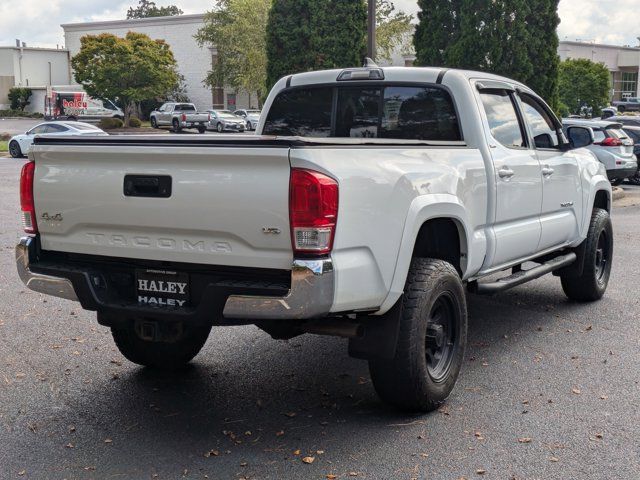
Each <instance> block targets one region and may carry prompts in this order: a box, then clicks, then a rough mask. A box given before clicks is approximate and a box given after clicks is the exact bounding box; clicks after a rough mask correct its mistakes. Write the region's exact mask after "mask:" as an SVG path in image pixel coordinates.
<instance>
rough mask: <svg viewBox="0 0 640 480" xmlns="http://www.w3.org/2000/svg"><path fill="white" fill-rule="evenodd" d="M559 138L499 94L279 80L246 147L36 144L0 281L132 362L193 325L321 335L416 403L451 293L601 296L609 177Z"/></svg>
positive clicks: (444, 390) (508, 91)
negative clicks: (44, 302) (20, 222)
mask: <svg viewBox="0 0 640 480" xmlns="http://www.w3.org/2000/svg"><path fill="white" fill-rule="evenodd" d="M575 128H584V130H585V132H586V133H587V136H586V140H585V141H584V142H583V144H584V145H581V144H578V143H577V142H576V144H574V145H573V147H575V148H572V147H571V146H570V145H569V144H568V142H567V140H566V139H565V137H564V134H563V132H562V125H561V124H560V122H559V121H558V120H557V119H556V117H555V116H554V114H553V113H552V111H551V110H550V109H549V107H548V106H547V105H546V104H545V103H544V102H543V101H542V100H541V99H540V98H539V97H538V96H537V95H536V94H535V93H533V92H532V91H531V90H530V89H528V88H527V87H526V86H525V85H522V84H520V83H518V82H515V81H513V80H509V79H506V78H502V77H497V76H493V75H489V74H486V73H478V72H465V71H457V70H446V69H441V68H384V69H381V68H376V67H369V68H353V69H346V70H331V71H322V72H312V73H304V74H299V75H292V76H289V77H287V78H284V79H282V80H280V81H279V82H278V83H277V84H276V85H275V87H274V88H273V90H272V91H271V93H270V95H269V97H268V99H267V101H266V104H265V110H264V122H262V121H261V122H260V125H259V127H258V132H257V135H256V136H247V137H236V136H234V137H232V136H215V137H199V138H196V137H184V136H183V137H162V138H158V137H157V136H148V137H145V136H139V137H124V136H122V137H104V138H95V139H88V138H69V139H64V140H62V139H56V138H53V137H51V138H38V139H36V144H35V146H34V149H33V152H32V159H33V161H32V162H29V163H27V164H26V165H25V167H24V170H23V173H22V177H21V192H22V214H23V217H24V225H25V231H26V232H27V234H28V236H27V237H25V238H24V239H22V240H21V241H20V244H19V245H18V246H17V250H16V258H17V265H18V271H19V273H20V276H21V278H22V279H23V281H24V282H25V284H26V285H28V287H29V288H31V289H33V290H36V291H40V292H45V293H48V294H50V295H56V296H60V297H63V298H68V299H73V300H78V301H80V303H81V304H82V306H83V307H84V308H85V309H88V310H94V311H96V312H97V313H98V322H99V323H100V324H102V325H105V326H108V327H110V328H111V330H112V333H113V337H114V339H115V342H116V345H117V346H118V348H119V349H120V351H121V352H122V353H123V354H124V356H125V357H127V358H128V359H129V360H131V361H132V362H135V363H138V364H141V365H146V366H149V367H157V368H176V367H178V366H180V365H182V364H184V363H186V362H188V361H190V360H191V359H192V358H193V357H194V356H195V355H197V353H198V351H199V350H200V349H201V347H202V346H203V344H204V343H205V341H206V340H207V337H208V336H209V333H210V330H211V328H212V326H226V325H242V324H255V325H257V326H258V327H260V328H261V329H263V330H265V331H266V332H268V333H270V334H271V335H272V336H273V337H274V338H279V339H286V338H292V337H294V336H296V335H300V334H302V333H306V332H309V333H317V334H327V335H337V336H342V337H347V338H349V339H350V340H349V351H350V354H351V355H353V356H355V357H359V358H366V359H368V360H369V366H370V370H371V377H372V380H373V384H374V386H375V388H376V390H377V391H378V393H379V394H380V396H381V397H382V398H383V399H384V400H385V401H387V402H389V403H391V404H393V405H395V406H398V407H400V408H403V409H409V410H418V411H428V410H432V409H434V408H436V407H437V406H438V405H440V404H441V403H442V402H443V401H444V400H445V399H446V398H447V396H448V395H449V394H450V392H451V391H452V389H453V387H454V385H455V383H456V379H457V377H458V373H459V372H460V368H461V367H462V364H463V356H464V350H465V345H466V342H467V306H466V305H467V304H466V295H467V294H466V291H467V290H471V291H472V292H476V293H478V294H493V293H497V292H501V291H503V290H506V289H508V288H511V287H514V286H516V285H520V284H523V283H525V282H527V281H529V280H532V279H534V278H538V277H540V276H542V275H544V274H547V273H551V272H553V273H554V274H556V275H558V276H559V277H560V279H561V283H562V288H563V289H564V291H565V293H566V294H567V296H568V297H569V298H571V299H574V300H577V301H593V300H597V299H599V298H601V297H602V295H603V294H604V293H605V290H606V288H607V284H608V281H609V275H610V272H611V259H612V251H613V233H612V226H611V220H610V217H609V211H610V208H611V185H610V183H609V181H608V179H607V177H606V172H605V169H604V167H603V165H602V164H601V163H599V162H598V161H597V159H596V158H595V157H594V156H593V154H592V153H591V152H589V151H588V150H586V149H584V148H582V147H583V146H586V145H587V144H588V143H590V140H591V137H590V135H589V132H590V131H591V130H589V129H588V128H586V127H575ZM54 167H55V168H54ZM528 262H534V263H535V264H536V265H535V266H534V267H530V268H528V269H526V270H525V269H524V267H525V266H527V265H529V263H528ZM496 272H506V273H505V274H504V275H503V277H502V278H501V279H499V280H495V279H489V280H487V277H488V276H489V275H491V274H494V273H496Z"/></svg>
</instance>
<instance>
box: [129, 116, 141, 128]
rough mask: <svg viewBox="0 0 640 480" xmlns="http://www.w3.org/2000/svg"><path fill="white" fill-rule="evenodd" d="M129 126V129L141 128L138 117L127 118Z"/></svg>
mask: <svg viewBox="0 0 640 480" xmlns="http://www.w3.org/2000/svg"><path fill="white" fill-rule="evenodd" d="M129 126H130V127H131V128H140V127H141V126H142V122H141V121H140V119H139V118H138V117H136V116H134V115H132V116H131V117H129Z"/></svg>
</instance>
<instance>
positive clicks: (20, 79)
mask: <svg viewBox="0 0 640 480" xmlns="http://www.w3.org/2000/svg"><path fill="white" fill-rule="evenodd" d="M18 43H19V42H18ZM20 45H21V46H16V47H0V110H4V109H8V108H9V98H8V97H7V95H8V93H9V90H10V89H11V88H13V87H29V88H31V90H32V91H33V95H32V97H31V103H30V105H28V106H27V108H26V110H28V111H42V109H43V108H44V95H45V92H46V88H47V86H50V85H68V84H69V83H71V71H70V66H69V52H68V51H67V50H61V49H55V48H31V47H26V46H23V44H20Z"/></svg>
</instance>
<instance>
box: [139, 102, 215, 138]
mask: <svg viewBox="0 0 640 480" xmlns="http://www.w3.org/2000/svg"><path fill="white" fill-rule="evenodd" d="M149 120H150V122H151V126H152V127H153V128H160V127H164V126H170V127H171V129H172V130H173V131H174V132H175V133H179V132H180V131H181V130H182V129H183V128H195V129H197V130H198V132H199V133H205V132H206V131H207V125H209V120H211V117H210V116H209V112H203V113H199V112H198V110H197V109H196V106H195V105H194V104H193V103H172V102H169V103H165V104H163V105H162V106H161V107H160V108H158V110H154V111H153V112H151V113H150V114H149Z"/></svg>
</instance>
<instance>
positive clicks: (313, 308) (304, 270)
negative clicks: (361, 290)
mask: <svg viewBox="0 0 640 480" xmlns="http://www.w3.org/2000/svg"><path fill="white" fill-rule="evenodd" d="M334 284H335V279H334V272H333V262H332V261H331V259H323V260H294V262H293V269H292V271H291V290H290V291H289V294H288V295H287V296H285V297H251V296H242V295H232V296H230V297H229V298H228V300H227V303H226V304H225V307H224V312H223V316H224V317H225V318H236V319H250V320H283V319H306V318H316V317H321V316H324V315H327V314H328V313H329V312H330V310H331V306H332V305H333V295H334V291H333V290H334Z"/></svg>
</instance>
